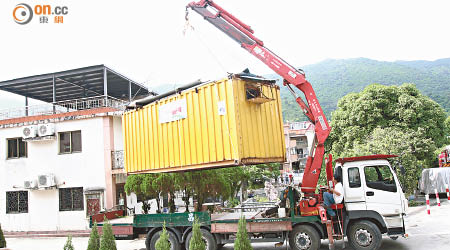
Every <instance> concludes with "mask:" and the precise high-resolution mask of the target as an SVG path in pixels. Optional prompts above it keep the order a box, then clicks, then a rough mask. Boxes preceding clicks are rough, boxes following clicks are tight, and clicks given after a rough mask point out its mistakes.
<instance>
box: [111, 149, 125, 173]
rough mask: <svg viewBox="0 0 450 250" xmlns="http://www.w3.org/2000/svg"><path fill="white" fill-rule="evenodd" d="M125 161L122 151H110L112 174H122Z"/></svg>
mask: <svg viewBox="0 0 450 250" xmlns="http://www.w3.org/2000/svg"><path fill="white" fill-rule="evenodd" d="M124 168H125V161H124V153H123V150H114V151H111V169H112V173H113V174H119V173H124Z"/></svg>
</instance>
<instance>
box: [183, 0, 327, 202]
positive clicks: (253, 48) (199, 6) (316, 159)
mask: <svg viewBox="0 0 450 250" xmlns="http://www.w3.org/2000/svg"><path fill="white" fill-rule="evenodd" d="M186 8H191V9H192V10H194V11H195V12H197V13H199V14H200V15H201V16H203V17H204V19H205V20H207V21H208V22H210V23H211V24H213V25H214V26H216V27H217V28H218V29H220V30H221V31H223V32H224V33H225V34H227V35H228V36H229V37H231V38H232V39H233V40H235V41H236V42H238V43H239V44H240V45H241V46H242V47H243V48H244V49H246V50H247V51H248V52H250V53H251V54H253V55H254V56H256V57H257V58H258V59H259V60H261V61H262V62H264V63H265V64H266V65H267V66H269V68H271V69H272V70H273V71H275V72H276V73H277V74H278V75H280V76H281V77H283V79H284V80H283V84H284V85H285V86H287V87H288V88H289V90H290V92H291V93H292V94H293V95H294V97H295V99H296V101H297V103H298V104H299V105H300V107H301V108H302V110H303V112H304V113H305V115H306V116H307V117H308V118H309V119H310V120H311V122H312V123H313V124H314V125H315V147H314V151H313V152H311V157H309V158H308V160H307V161H306V166H305V172H304V175H303V181H302V191H303V192H305V193H314V191H315V189H316V185H317V181H318V179H319V174H320V171H321V167H322V162H323V157H324V153H325V149H324V142H325V140H326V139H327V137H328V135H329V134H330V130H331V128H330V126H329V125H328V121H327V119H326V117H325V115H324V113H323V111H322V107H321V106H320V104H319V101H318V100H317V97H316V93H315V92H314V90H313V88H312V86H311V84H310V83H309V82H308V81H307V80H306V79H305V74H304V73H303V71H302V70H298V69H296V68H294V67H293V66H291V65H290V64H289V63H287V62H286V61H284V60H283V59H282V58H280V57H279V56H277V55H276V54H275V53H273V52H272V51H270V50H269V49H268V48H266V47H264V43H263V42H262V41H261V40H259V39H258V38H256V37H255V36H254V35H253V33H254V31H253V30H252V29H251V28H250V26H248V25H246V24H244V23H243V22H241V21H240V20H239V19H237V18H236V17H234V16H233V15H232V14H230V13H228V12H227V11H226V10H224V9H222V8H221V7H220V6H219V5H217V4H216V3H214V2H213V1H210V0H201V1H199V2H197V3H196V2H192V3H190V4H188V6H187V7H186ZM291 85H294V86H295V87H297V88H298V89H300V90H301V91H302V92H303V93H304V95H305V98H306V101H307V103H308V104H305V103H304V102H303V100H302V99H301V98H300V97H298V96H297V95H296V93H295V92H294V90H293V89H292V87H291ZM328 178H329V176H328Z"/></svg>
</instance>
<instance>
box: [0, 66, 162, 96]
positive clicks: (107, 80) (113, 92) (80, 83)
mask: <svg viewBox="0 0 450 250" xmlns="http://www.w3.org/2000/svg"><path fill="white" fill-rule="evenodd" d="M0 90H4V91H7V92H10V93H14V94H18V95H22V96H25V97H29V98H33V99H36V100H40V101H44V102H48V103H52V102H58V101H65V100H73V99H81V98H86V97H94V96H110V97H114V98H117V99H121V100H126V101H132V100H133V99H137V98H142V97H144V96H148V95H156V93H154V92H152V91H149V90H148V89H147V88H146V87H144V86H143V85H141V84H139V83H137V82H135V81H133V80H130V79H129V78H127V77H125V76H123V75H122V74H119V73H117V72H116V71H114V70H112V69H110V68H108V67H106V66H105V65H103V64H102V65H95V66H89V67H84V68H78V69H71V70H66V71H60V72H55V73H48V74H42V75H35V76H28V77H22V78H17V79H13V80H8V81H2V82H0Z"/></svg>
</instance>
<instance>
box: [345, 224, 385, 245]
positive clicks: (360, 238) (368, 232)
mask: <svg viewBox="0 0 450 250" xmlns="http://www.w3.org/2000/svg"><path fill="white" fill-rule="evenodd" d="M347 237H348V241H349V242H350V245H351V246H352V247H353V249H356V250H377V249H379V248H380V246H381V232H380V229H379V228H378V227H377V225H375V224H374V223H373V222H371V221H367V220H362V221H357V222H355V223H353V224H352V225H351V226H350V228H349V231H348V234H347Z"/></svg>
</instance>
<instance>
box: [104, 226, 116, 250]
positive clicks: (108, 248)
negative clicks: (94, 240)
mask: <svg viewBox="0 0 450 250" xmlns="http://www.w3.org/2000/svg"><path fill="white" fill-rule="evenodd" d="M102 231H103V234H102V238H101V241H100V250H117V246H116V239H115V238H114V234H113V232H112V226H111V224H110V223H109V221H108V220H105V223H104V224H103V227H102Z"/></svg>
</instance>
